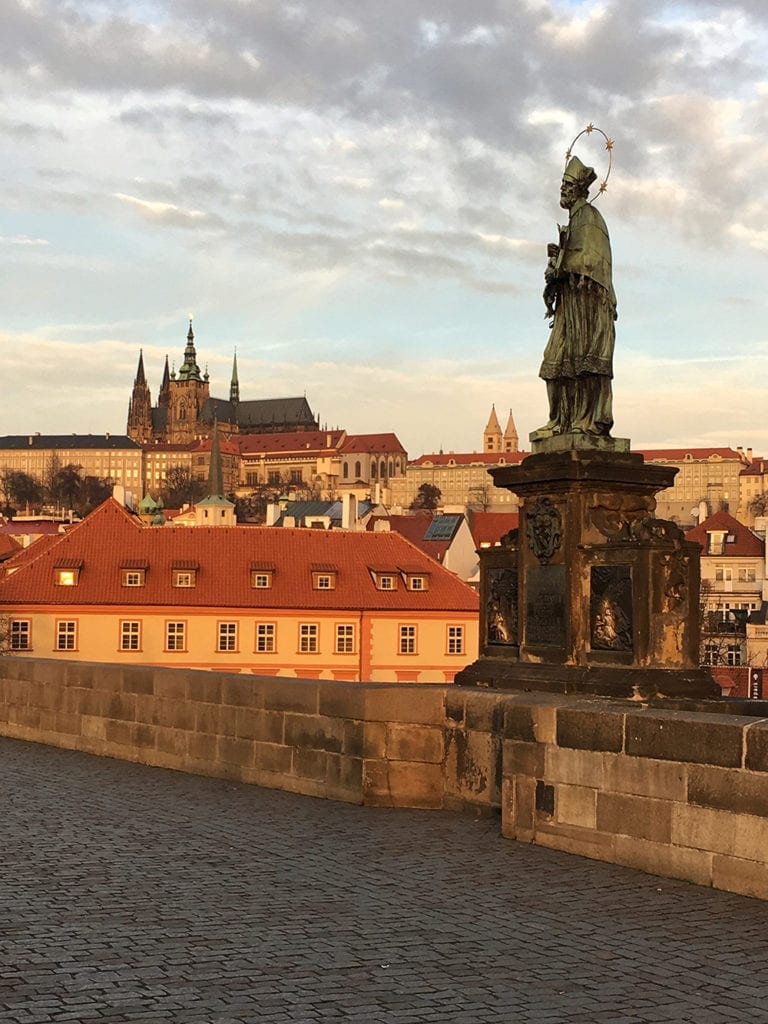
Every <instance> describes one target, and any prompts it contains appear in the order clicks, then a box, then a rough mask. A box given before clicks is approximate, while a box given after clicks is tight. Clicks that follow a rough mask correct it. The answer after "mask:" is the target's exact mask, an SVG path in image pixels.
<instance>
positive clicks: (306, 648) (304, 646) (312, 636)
mask: <svg viewBox="0 0 768 1024" xmlns="http://www.w3.org/2000/svg"><path fill="white" fill-rule="evenodd" d="M317 636H318V627H317V625H316V624H315V623H314V622H302V623H301V624H300V625H299V653H300V654H317Z"/></svg>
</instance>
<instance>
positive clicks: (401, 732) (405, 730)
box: [387, 725, 443, 764]
mask: <svg viewBox="0 0 768 1024" xmlns="http://www.w3.org/2000/svg"><path fill="white" fill-rule="evenodd" d="M387 756H388V757H389V759H390V760H391V761H427V762H429V763H430V764H439V763H440V762H441V761H442V760H443V730H442V729H439V728H436V727H434V726H423V725H390V726H389V728H388V729H387Z"/></svg>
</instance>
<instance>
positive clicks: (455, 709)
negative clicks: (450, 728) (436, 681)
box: [445, 687, 466, 725]
mask: <svg viewBox="0 0 768 1024" xmlns="http://www.w3.org/2000/svg"><path fill="white" fill-rule="evenodd" d="M465 693H466V691H465V690H461V689H459V688H458V687H457V688H456V689H455V690H448V692H447V693H446V695H445V717H446V720H447V722H448V724H449V725H454V724H456V723H461V722H463V721H464V694H465Z"/></svg>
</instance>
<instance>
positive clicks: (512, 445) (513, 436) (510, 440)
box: [504, 409, 520, 452]
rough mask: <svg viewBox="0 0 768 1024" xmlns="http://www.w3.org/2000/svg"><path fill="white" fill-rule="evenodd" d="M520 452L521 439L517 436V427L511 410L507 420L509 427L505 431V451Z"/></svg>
mask: <svg viewBox="0 0 768 1024" xmlns="http://www.w3.org/2000/svg"><path fill="white" fill-rule="evenodd" d="M519 450H520V447H519V439H518V436H517V427H516V426H515V419H514V417H513V415H512V410H511V409H510V410H509V419H508V420H507V427H506V430H505V431H504V451H505V452H517V451H519Z"/></svg>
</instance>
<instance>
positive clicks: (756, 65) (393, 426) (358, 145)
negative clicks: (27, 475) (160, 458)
mask: <svg viewBox="0 0 768 1024" xmlns="http://www.w3.org/2000/svg"><path fill="white" fill-rule="evenodd" d="M766 53H768V4H766V3H765V0H739V2H729V0H717V2H708V0H695V2H691V3H670V2H666V0H605V2H592V0H584V2H575V0H471V2H469V0H304V2H302V0H295V2H293V0H289V2H277V0H166V2H160V0H119V2H112V0H0V141H1V143H2V144H1V145H0V185H1V187H2V199H3V201H2V202H1V203H0V260H1V261H2V263H1V265H0V352H1V353H2V356H1V357H0V358H1V360H2V361H1V363H0V367H1V368H2V373H0V434H25V433H31V432H34V431H40V432H41V433H73V432H76V433H102V432H105V431H109V432H111V433H123V432H124V431H125V423H126V413H127V403H128V398H129V396H130V391H131V387H132V384H133V378H134V375H135V371H136V365H137V360H138V355H139V350H140V349H143V352H144V361H145V366H146V370H147V376H148V379H149V384H150V388H151V390H152V396H153V400H154V399H155V398H156V395H157V389H158V385H159V383H160V378H161V373H162V366H163V361H164V358H165V355H166V353H168V355H169V357H170V359H171V360H172V361H175V364H176V366H179V365H180V363H181V361H182V357H183V350H184V344H185V339H186V333H187V328H188V317H189V315H190V314H192V315H193V316H194V330H195V335H196V345H197V352H198V359H199V362H200V364H201V366H205V365H207V368H208V371H209V373H210V375H211V392H212V394H214V395H217V396H220V397H226V396H227V395H228V387H229V378H230V373H231V365H232V356H233V353H234V351H235V350H236V351H237V360H238V368H239V378H240V392H241V396H242V397H243V398H269V397H280V396H290V395H300V394H306V395H307V398H308V400H309V403H310V406H311V407H312V409H313V411H314V412H315V413H317V415H318V416H319V417H320V420H321V423H322V424H323V425H326V424H327V425H328V426H334V427H335V426H340V427H344V428H345V429H346V430H347V431H348V432H350V433H372V432H380V431H394V432H396V433H397V435H398V436H399V438H400V440H401V441H402V442H403V444H404V445H405V447H406V449H407V451H408V453H409V455H410V456H411V457H414V458H415V457H417V456H418V455H420V454H422V453H424V452H434V451H437V450H439V449H440V448H442V449H443V450H445V451H451V450H453V451H474V450H476V449H480V448H481V446H482V432H483V428H484V426H485V423H486V421H487V419H488V414H489V411H490V407H491V404H492V403H495V406H496V409H497V411H498V413H499V418H500V419H501V421H502V427H503V426H504V424H505V422H506V416H507V413H508V411H509V409H510V408H511V409H512V411H513V413H514V417H515V421H516V424H517V428H518V431H519V433H520V437H521V447H523V446H524V447H527V446H528V445H527V435H528V433H529V432H530V431H532V430H534V429H536V428H537V427H539V426H541V425H542V424H543V423H544V421H545V420H546V419H547V415H546V413H547V408H546V392H545V386H544V383H543V382H542V381H541V380H539V379H538V376H537V375H538V369H539V364H540V361H541V354H542V352H543V349H544V346H545V344H546V340H547V322H546V320H545V318H544V306H543V303H542V299H541V291H542V286H543V270H544V263H545V260H546V245H547V243H548V242H551V241H555V240H556V238H557V224H558V222H559V221H560V222H562V221H564V219H565V216H566V214H565V212H564V211H562V210H561V209H560V208H559V203H558V200H559V182H560V177H561V174H562V170H563V165H564V157H565V153H566V151H567V150H568V148H569V145H570V143H571V141H572V140H573V139H574V137H575V136H576V135H577V134H578V133H579V132H581V130H582V129H583V128H584V127H585V126H586V125H587V124H590V123H591V124H594V125H596V126H598V127H599V128H601V129H602V130H603V131H604V132H605V133H606V135H607V136H608V137H609V138H610V139H612V140H613V142H614V146H613V149H612V150H611V152H610V155H611V156H612V166H611V169H610V176H609V178H608V182H607V189H606V191H605V192H604V194H603V195H601V196H600V197H599V199H598V200H597V204H598V207H599V209H600V210H601V212H602V214H603V216H604V217H605V219H606V221H607V224H608V228H609V231H610V235H611V244H612V247H613V264H614V269H613V272H614V287H615V290H616V293H617V298H618V311H619V319H618V322H617V340H616V354H615V359H614V372H615V379H614V415H615V420H616V423H615V427H614V435H615V436H618V437H629V438H631V440H632V443H633V446H635V447H651V448H660V447H673V446H674V447H678V446H683V445H703V446H725V445H730V446H735V445H737V444H741V445H744V447H748V446H751V447H753V449H754V450H755V453H756V454H768V417H766V415H765V409H766V389H765V385H764V383H763V381H762V377H761V371H760V366H761V365H762V359H763V357H764V356H766V355H768V326H767V324H768V318H767V317H766V292H767V291H768V214H767V213H766V209H767V208H768V202H767V199H768V197H767V196H766V192H767V191H768V185H767V184H766V182H768V175H767V174H766V171H765V168H766V166H767V165H768V66H767V63H766V56H765V55H766ZM574 151H575V152H576V153H577V154H578V155H579V157H580V158H581V159H582V160H583V161H584V162H585V163H587V164H590V165H593V166H594V167H595V170H596V171H597V173H598V176H599V177H598V180H603V179H604V178H605V175H606V173H607V170H608V156H609V151H608V150H607V149H606V148H605V140H604V138H603V137H602V136H601V135H599V133H597V132H592V133H590V134H585V135H582V137H581V138H580V139H579V141H578V142H577V144H576V148H575V150H574Z"/></svg>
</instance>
